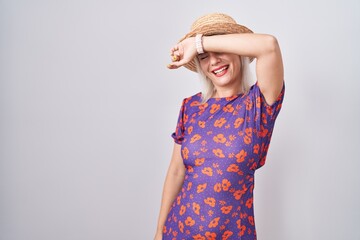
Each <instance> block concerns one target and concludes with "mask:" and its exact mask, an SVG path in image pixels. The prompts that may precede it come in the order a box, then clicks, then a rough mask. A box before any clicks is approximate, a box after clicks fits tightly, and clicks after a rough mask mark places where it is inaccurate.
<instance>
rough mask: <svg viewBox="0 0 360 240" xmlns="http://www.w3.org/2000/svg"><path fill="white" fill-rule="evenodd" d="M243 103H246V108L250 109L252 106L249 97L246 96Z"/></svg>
mask: <svg viewBox="0 0 360 240" xmlns="http://www.w3.org/2000/svg"><path fill="white" fill-rule="evenodd" d="M245 105H246V110H251V108H252V106H253V104H252V102H251V100H250V99H249V98H246V101H245Z"/></svg>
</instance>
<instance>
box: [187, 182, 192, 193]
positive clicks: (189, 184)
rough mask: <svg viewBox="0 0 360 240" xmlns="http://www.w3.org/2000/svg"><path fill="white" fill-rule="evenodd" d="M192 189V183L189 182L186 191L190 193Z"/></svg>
mask: <svg viewBox="0 0 360 240" xmlns="http://www.w3.org/2000/svg"><path fill="white" fill-rule="evenodd" d="M191 187H192V182H189V183H188V185H187V189H186V190H187V191H190V189H191Z"/></svg>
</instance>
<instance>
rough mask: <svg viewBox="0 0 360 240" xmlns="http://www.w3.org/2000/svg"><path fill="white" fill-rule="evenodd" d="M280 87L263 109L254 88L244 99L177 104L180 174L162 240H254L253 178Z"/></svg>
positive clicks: (264, 151)
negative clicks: (182, 176) (182, 172)
mask: <svg viewBox="0 0 360 240" xmlns="http://www.w3.org/2000/svg"><path fill="white" fill-rule="evenodd" d="M284 93H285V82H283V87H282V90H281V93H280V94H279V96H278V97H277V99H276V101H275V103H273V104H272V105H268V104H267V103H266V101H265V98H264V96H263V94H262V93H261V91H260V88H259V86H258V82H256V83H255V84H254V85H252V86H251V87H250V90H249V92H248V93H247V94H237V95H234V96H231V97H224V98H210V99H209V100H208V101H207V102H206V103H205V104H203V105H198V104H199V102H200V97H201V92H199V93H197V94H195V95H193V96H190V97H188V98H185V99H184V100H183V101H182V105H181V109H180V114H179V117H178V122H177V125H176V129H175V132H174V133H172V135H171V136H172V137H173V139H174V141H175V142H176V143H178V144H181V156H182V158H183V162H184V165H185V168H186V175H185V179H184V183H183V185H182V188H181V190H180V192H179V194H178V195H177V197H176V198H175V200H174V202H173V203H172V205H171V208H170V210H169V213H168V215H167V219H166V222H165V225H164V227H163V240H168V239H171V240H175V239H176V240H182V239H195V240H217V239H222V240H223V239H242V240H245V239H246V240H248V239H249V240H250V239H251V240H254V239H256V230H255V221H254V211H253V190H254V173H255V171H256V170H257V169H259V168H260V167H261V166H263V165H264V164H265V159H266V155H267V152H268V149H269V145H270V140H271V135H272V132H273V128H274V124H275V120H276V118H277V116H278V114H279V112H280V109H281V105H282V101H283V98H284Z"/></svg>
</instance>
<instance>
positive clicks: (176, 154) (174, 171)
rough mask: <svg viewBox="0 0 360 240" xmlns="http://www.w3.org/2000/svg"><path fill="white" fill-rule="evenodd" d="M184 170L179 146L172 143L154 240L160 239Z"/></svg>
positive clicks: (178, 190) (181, 182) (183, 175)
mask: <svg viewBox="0 0 360 240" xmlns="http://www.w3.org/2000/svg"><path fill="white" fill-rule="evenodd" d="M185 170H186V169H185V166H184V163H183V159H182V157H181V145H180V144H177V143H174V148H173V153H172V157H171V161H170V165H169V168H168V171H167V174H166V178H165V182H164V187H163V193H162V200H161V207H160V214H159V218H158V224H157V230H156V235H155V238H154V239H156V240H157V239H161V236H162V230H163V226H164V225H165V221H166V217H167V214H168V212H169V210H170V207H171V204H172V203H173V201H174V200H175V197H176V196H177V194H178V193H179V192H180V190H181V186H182V184H183V182H184V177H185Z"/></svg>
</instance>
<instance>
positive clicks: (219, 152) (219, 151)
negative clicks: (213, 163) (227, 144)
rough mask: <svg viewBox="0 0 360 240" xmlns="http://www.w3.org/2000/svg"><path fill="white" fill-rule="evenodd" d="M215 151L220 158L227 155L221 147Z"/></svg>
mask: <svg viewBox="0 0 360 240" xmlns="http://www.w3.org/2000/svg"><path fill="white" fill-rule="evenodd" d="M213 153H214V154H215V155H216V156H217V157H219V158H224V157H225V155H224V154H223V151H222V150H221V149H220V148H215V149H213Z"/></svg>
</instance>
